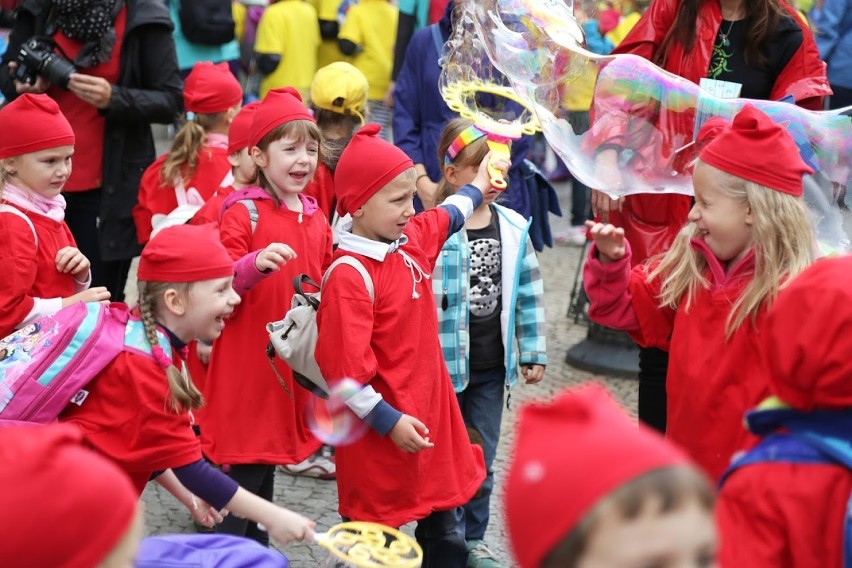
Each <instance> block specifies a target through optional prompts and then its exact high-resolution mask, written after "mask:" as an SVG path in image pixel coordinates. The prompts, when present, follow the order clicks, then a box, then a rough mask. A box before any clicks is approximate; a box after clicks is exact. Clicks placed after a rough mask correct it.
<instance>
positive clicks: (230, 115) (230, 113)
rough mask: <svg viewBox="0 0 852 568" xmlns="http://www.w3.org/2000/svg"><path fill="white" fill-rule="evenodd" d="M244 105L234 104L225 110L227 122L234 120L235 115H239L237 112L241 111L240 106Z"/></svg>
mask: <svg viewBox="0 0 852 568" xmlns="http://www.w3.org/2000/svg"><path fill="white" fill-rule="evenodd" d="M241 107H242V105H237V106H232V107H231V108H229V109H228V110H227V112H225V122H227V123H228V124H231V122H233V120H234V117H235V116H237V113H238V112H240V108H241Z"/></svg>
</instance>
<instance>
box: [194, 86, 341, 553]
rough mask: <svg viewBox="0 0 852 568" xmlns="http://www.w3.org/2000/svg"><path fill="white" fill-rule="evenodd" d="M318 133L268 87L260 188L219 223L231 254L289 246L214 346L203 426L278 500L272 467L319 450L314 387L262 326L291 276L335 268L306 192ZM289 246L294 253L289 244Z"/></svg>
mask: <svg viewBox="0 0 852 568" xmlns="http://www.w3.org/2000/svg"><path fill="white" fill-rule="evenodd" d="M321 140H322V136H321V134H320V131H319V129H318V128H317V125H316V123H315V122H314V119H313V117H312V116H311V113H310V112H309V111H308V109H307V108H305V106H304V105H303V104H302V100H301V98H300V97H299V93H298V91H296V90H295V89H293V88H291V87H287V88H285V89H279V90H274V91H271V92H270V93H269V94H267V95H266V98H265V99H263V101H262V102H261V103H260V105H259V106H258V107H257V110H256V111H255V113H254V117H253V119H252V126H251V131H250V135H249V140H248V145H249V147H250V148H251V154H252V158H253V160H254V162H255V164H256V166H257V185H256V186H250V187H246V188H243V189H242V190H239V191H236V192H234V193H232V194H231V195H230V196H229V197H228V198H227V200H226V201H225V204H224V205H223V208H224V211H223V213H222V221H221V224H220V226H219V230H220V233H221V238H222V243H223V244H224V245H225V248H226V249H227V251H228V254H230V256H231V258H234V259H237V258H241V257H244V256H245V255H246V254H249V253H250V252H251V251H254V250H257V249H262V248H264V247H267V248H268V247H284V245H282V244H280V243H287V244H288V245H289V247H285V248H286V251H291V252H292V251H295V252H293V257H292V258H291V259H290V260H291V262H288V263H287V264H286V265H285V266H282V267H281V268H280V270H279V269H277V268H276V271H275V272H274V274H272V275H271V276H270V277H269V278H267V279H266V280H265V281H263V282H260V283H259V284H258V285H257V286H256V287H254V288H252V289H251V290H248V291H247V293H246V294H244V295H243V298H242V305H240V307H239V309H237V310H236V311H235V312H234V314H233V316H232V319H231V323H230V324H229V325H228V328H227V329H226V330H225V332H224V333H223V334H222V337H221V338H219V340H218V341H217V342H216V345H214V347H213V352H212V354H211V356H210V366H209V368H208V378H207V380H206V381H205V386H204V389H205V390H204V396H205V398H206V399H207V407H206V408H205V409H204V415H203V420H202V422H201V444H202V448H203V449H204V454H205V455H206V456H207V457H208V458H210V459H211V460H212V461H213V462H214V463H217V464H222V465H224V464H227V465H229V466H230V469H229V475H230V476H231V477H232V478H233V479H235V480H236V481H237V482H239V484H240V485H241V486H243V487H245V488H246V489H248V490H249V491H251V492H253V493H256V494H258V495H260V496H261V497H263V498H265V499H268V500H272V498H273V491H274V476H275V466H276V465H287V464H301V463H303V462H305V461H306V460H309V458H312V456H314V455H315V454H316V453H317V451H318V450H319V449H320V445H321V443H320V441H319V440H318V439H317V438H316V437H314V435H313V434H312V433H311V431H310V429H309V427H308V424H307V418H306V416H305V414H306V408H307V404H308V400H309V397H310V393H309V392H308V391H307V390H305V389H303V388H301V387H297V386H296V383H295V381H294V380H293V375H292V372H291V371H290V368H289V367H287V365H285V364H281V363H277V364H276V369H277V373H278V374H279V376H280V377H281V380H282V381H283V382H284V384H285V385H286V389H285V388H282V387H281V386H279V382H278V380H277V378H276V371H274V370H273V369H272V368H270V364H269V359H267V357H266V345H267V343H268V342H269V337H268V335H267V334H266V332H265V326H266V324H267V323H268V322H269V321H270V320H272V319H274V318H275V317H276V316H277V317H280V315H281V314H283V313H285V312H286V311H287V310H288V309H290V306H291V303H292V299H293V293H294V291H293V279H294V277H295V276H297V275H298V274H307V275H308V276H310V277H311V278H312V279H314V280H315V281H317V282H319V281H320V279H321V277H322V273H323V271H324V270H325V268H326V267H327V266H328V265H329V264H331V242H332V241H331V229H330V227H329V224H328V220H327V219H326V217H325V215H324V214H323V213H322V211H320V210H319V208H318V207H317V204H316V201H315V200H313V199H312V198H310V197H307V196H305V195H304V194H303V191H304V189H305V186H306V185H307V184H308V182H309V181H310V179H311V177H312V176H313V174H314V170H316V167H317V160H318V158H319V148H320V142H321ZM290 247H292V249H291V248H290ZM317 461H318V464H317V467H316V468H314V471H317V472H319V473H322V474H324V475H328V474H333V471H334V470H333V467H334V466H333V462H331V461H330V460H328V459H327V458H322V457H321V456H317V457H316V458H313V459H311V460H310V461H308V462H307V463H306V464H305V465H304V468H305V469H307V468H311V467H312V466H314V465H315V463H314V462H317ZM220 530H221V532H225V533H227V534H234V535H237V536H248V537H250V538H253V539H255V540H257V541H259V542H261V543H262V544H265V543H267V542H268V536H267V534H266V533H265V532H264V531H263V530H259V529H258V528H257V527H256V526H255V525H254V524H249V523H247V522H246V521H245V520H244V519H237V518H229V519H226V521H225V523H224V524H223V526H222V527H220Z"/></svg>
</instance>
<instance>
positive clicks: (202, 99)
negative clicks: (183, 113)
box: [183, 61, 243, 114]
mask: <svg viewBox="0 0 852 568" xmlns="http://www.w3.org/2000/svg"><path fill="white" fill-rule="evenodd" d="M242 100H243V89H242V87H240V83H239V81H237V78H236V77H234V74H233V73H231V70H230V68H229V67H228V64H227V63H216V64H214V63H210V62H209V61H201V62H199V63H196V64H195V65H194V66H193V68H192V71H190V72H189V75H187V76H186V81H184V84H183V104H184V107H185V108H186V110H187V112H195V113H200V114H214V113H217V112H225V111H226V110H228V109H230V108H233V107H235V106H237V105H238V104H240V103H241V102H242Z"/></svg>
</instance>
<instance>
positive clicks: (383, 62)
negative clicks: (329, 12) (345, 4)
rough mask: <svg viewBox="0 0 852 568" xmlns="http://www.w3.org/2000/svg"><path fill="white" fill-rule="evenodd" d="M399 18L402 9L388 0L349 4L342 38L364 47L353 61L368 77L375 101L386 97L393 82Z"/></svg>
mask: <svg viewBox="0 0 852 568" xmlns="http://www.w3.org/2000/svg"><path fill="white" fill-rule="evenodd" d="M398 20H399V10H398V9H397V7H396V6H394V5H392V4H391V3H390V2H389V1H388V0H361V2H360V3H359V4H356V5H355V6H352V7H351V8H349V12H348V13H347V14H346V21H345V22H343V25H342V26H341V27H340V34H339V36H338V37H339V38H340V39H348V40H349V41H351V42H352V43H355V44H357V45H359V46H361V47H362V48H363V51H361V52H360V53H358V54H357V55H355V57H354V58H353V59H352V64H353V65H354V66H355V67H357V68H358V69H359V70H360V71H361V72H362V73H363V74H364V75H365V76H366V77H367V82H368V83H369V85H370V90H369V92H368V93H367V98H368V99H370V100H373V101H375V100H382V99H383V98H384V96H385V91H387V89H388V86H389V85H390V80H391V72H392V71H393V45H394V43H395V42H396V27H397V23H398Z"/></svg>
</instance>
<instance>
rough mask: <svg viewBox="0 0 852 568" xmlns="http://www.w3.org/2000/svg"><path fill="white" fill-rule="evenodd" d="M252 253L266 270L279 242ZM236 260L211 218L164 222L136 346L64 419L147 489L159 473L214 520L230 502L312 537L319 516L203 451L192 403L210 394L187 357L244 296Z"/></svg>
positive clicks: (144, 283)
mask: <svg viewBox="0 0 852 568" xmlns="http://www.w3.org/2000/svg"><path fill="white" fill-rule="evenodd" d="M288 256H289V257H290V258H292V257H293V256H294V255H293V254H292V251H290V254H289V255H288ZM248 258H249V259H250V260H251V261H253V262H254V263H255V266H256V272H257V273H258V274H260V273H261V271H263V270H272V269H275V268H277V267H278V265H279V264H281V261H280V259H278V254H277V253H275V252H274V250H264V251H261V252H260V253H256V254H251V255H249V256H248ZM235 270H237V271H238V272H239V271H240V270H241V264H240V263H239V262H238V263H236V268H235V263H234V262H233V261H232V260H231V257H230V256H228V252H227V251H226V250H225V248H224V247H223V246H222V244H221V243H220V242H219V237H218V234H217V233H216V230H215V229H214V228H212V227H210V226H209V225H204V226H200V227H195V226H191V225H178V226H174V227H168V228H166V229H163V230H162V231H161V232H159V233H158V234H157V235H156V236H155V237H154V238H152V239H151V241H149V243H148V245H147V246H146V247H145V248H144V249H143V250H142V256H141V257H140V259H139V271H138V278H139V310H138V315H135V314H134V315H133V316H132V317H131V318H130V320H129V322H128V324H127V330H126V333H125V337H126V339H125V342H126V343H128V342H129V343H130V344H131V345H132V346H133V349H132V350H130V349H125V350H124V351H123V352H122V353H121V354H119V355H118V357H116V358H115V359H114V360H113V361H112V362H111V363H110V364H109V365H108V366H107V367H106V368H105V369H104V370H103V371H102V372H101V373H99V374H98V375H97V376H96V377H95V378H94V379H93V380H92V381H91V382H90V383H89V384H88V385H87V387H86V388H87V390H88V391H89V394H88V396H87V397H86V399H85V400H84V401H83V402H82V403H81V404H80V405H79V406H76V405H74V404H71V405H69V406H68V407H67V408H66V409H65V410H64V411H63V412H62V414H61V415H60V416H59V420H60V421H61V422H69V423H73V424H74V425H76V426H77V427H79V429H80V430H81V431H82V433H83V438H84V440H85V441H86V443H87V444H89V445H90V446H92V447H93V448H94V449H95V450H97V451H98V452H100V453H101V454H103V455H104V456H106V457H108V458H110V459H111V460H112V461H113V462H115V463H116V464H117V465H118V466H119V467H120V468H121V469H122V470H124V472H125V473H126V474H127V475H128V476H129V478H130V480H131V481H132V483H133V485H134V486H135V489H136V492H137V494H139V495H141V493H142V491H143V490H144V488H145V485H146V484H147V482H148V480H149V479H151V478H152V477H154V476H156V478H157V481H158V482H159V483H160V484H161V485H163V486H164V487H165V488H166V489H168V490H169V491H170V492H172V493H173V494H174V495H175V496H176V497H177V498H178V499H179V500H180V501H181V502H182V503H184V505H186V506H187V508H188V509H190V511H191V512H192V513H193V516H194V517H195V518H196V520H198V521H199V522H202V523H204V524H206V525H208V526H210V525H213V524H215V522H219V521H221V520H222V517H221V515H220V514H219V512H218V511H220V510H222V509H225V508H227V509H228V510H229V511H231V512H233V513H235V514H237V515H240V516H241V517H246V518H249V519H252V520H253V521H255V522H261V523H263V524H264V526H265V527H266V528H267V529H268V531H269V534H270V535H271V536H272V537H273V538H275V539H276V540H279V541H281V542H284V543H286V542H288V541H290V540H294V539H299V540H301V539H306V538H310V537H311V535H312V529H313V522H311V521H309V520H308V519H306V518H304V517H302V516H301V515H298V514H296V513H293V512H292V511H289V510H287V509H283V508H280V507H277V506H275V505H273V504H272V503H270V502H269V501H266V500H264V499H260V498H259V497H257V496H256V495H253V494H251V493H250V492H248V491H245V490H244V489H242V488H240V487H239V486H238V485H237V483H236V482H234V481H233V480H231V479H230V478H229V477H228V476H226V475H225V474H223V473H221V472H220V471H218V470H216V469H213V468H212V467H211V466H210V465H209V464H208V463H207V462H206V461H205V460H204V459H202V456H201V446H200V443H199V440H198V438H197V437H196V436H195V433H194V432H193V431H192V428H191V427H190V426H191V423H192V413H191V412H192V410H194V409H196V408H199V407H200V406H201V405H202V404H203V402H204V401H203V399H202V396H201V393H200V392H199V391H198V389H196V387H195V385H194V384H193V383H192V379H191V378H190V377H189V375H188V374H187V373H186V369H185V367H184V362H183V360H184V358H185V352H186V345H187V344H188V343H189V342H190V341H193V340H195V339H202V340H205V341H213V340H214V339H216V338H217V337H218V336H219V335H220V334H221V333H222V329H223V328H224V327H225V319H226V318H227V317H228V316H230V314H231V313H232V312H233V311H234V308H235V307H236V306H237V304H239V302H240V298H239V296H238V295H237V293H236V292H235V291H234V289H233V287H232V284H233V282H234V273H235ZM179 369H180V370H179ZM160 473H161V474H160ZM158 474H160V475H158ZM194 495H198V496H199V497H200V498H201V499H202V500H203V502H198V501H197V500H196V499H195V497H194ZM208 504H209V505H208Z"/></svg>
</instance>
